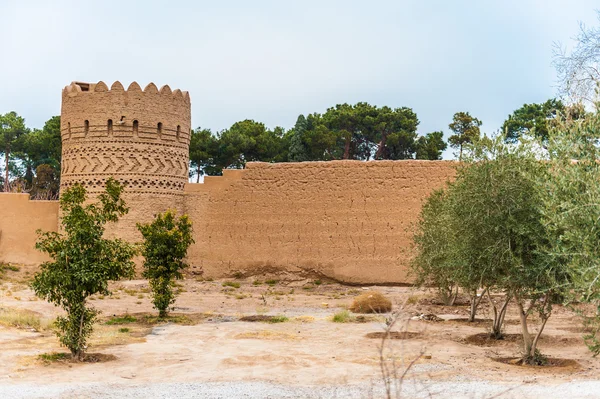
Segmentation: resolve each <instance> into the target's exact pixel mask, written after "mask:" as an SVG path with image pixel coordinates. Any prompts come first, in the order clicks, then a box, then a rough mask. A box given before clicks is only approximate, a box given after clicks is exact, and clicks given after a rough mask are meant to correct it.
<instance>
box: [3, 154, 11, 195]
mask: <svg viewBox="0 0 600 399" xmlns="http://www.w3.org/2000/svg"><path fill="white" fill-rule="evenodd" d="M9 155H10V148H8V147H6V149H5V150H4V192H6V193H7V192H9V191H10V184H9V182H8V156H9Z"/></svg>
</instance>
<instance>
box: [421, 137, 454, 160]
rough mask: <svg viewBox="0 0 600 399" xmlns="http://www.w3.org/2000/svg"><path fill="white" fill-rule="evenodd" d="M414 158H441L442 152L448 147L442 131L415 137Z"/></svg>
mask: <svg viewBox="0 0 600 399" xmlns="http://www.w3.org/2000/svg"><path fill="white" fill-rule="evenodd" d="M416 147H417V152H416V159H428V160H430V161H436V160H438V159H442V152H444V150H446V148H448V144H446V142H445V141H444V133H443V132H431V133H427V134H426V135H425V136H421V137H419V138H418V139H417V144H416Z"/></svg>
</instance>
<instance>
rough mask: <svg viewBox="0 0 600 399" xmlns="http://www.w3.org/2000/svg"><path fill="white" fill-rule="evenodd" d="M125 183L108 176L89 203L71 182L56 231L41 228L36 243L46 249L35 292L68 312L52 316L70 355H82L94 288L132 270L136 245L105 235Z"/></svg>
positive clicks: (121, 207) (103, 289)
mask: <svg viewBox="0 0 600 399" xmlns="http://www.w3.org/2000/svg"><path fill="white" fill-rule="evenodd" d="M122 191H123V187H122V186H121V185H120V184H119V183H118V182H117V181H115V180H113V179H112V178H111V179H109V180H108V181H107V182H106V190H105V192H103V193H102V194H100V195H99V196H98V200H97V201H96V202H93V203H89V202H88V201H87V195H86V190H85V188H83V187H82V186H81V185H75V186H73V187H71V188H69V189H67V190H65V192H64V193H63V194H62V196H61V198H60V206H61V210H62V218H61V222H60V223H61V225H62V229H61V231H60V232H41V231H39V230H38V234H39V239H38V241H37V243H36V248H38V249H39V250H41V251H43V252H45V253H47V254H48V255H49V256H50V258H51V259H52V260H51V261H48V262H44V263H43V264H42V265H41V267H40V271H39V272H38V273H37V274H36V275H35V277H34V279H33V282H32V284H31V285H32V288H33V290H34V291H35V293H36V295H37V296H39V297H41V298H44V299H46V300H48V301H49V302H52V303H54V304H55V305H57V306H60V307H62V308H63V309H64V310H65V312H66V315H65V316H59V317H58V318H57V321H56V325H57V327H58V330H57V335H58V337H59V339H60V342H61V343H62V344H63V345H65V346H66V347H67V348H69V350H70V351H71V355H72V356H73V358H77V359H79V360H81V359H82V357H83V353H84V351H85V349H86V347H87V345H86V343H87V339H88V337H89V336H90V334H91V333H92V328H93V323H94V320H95V319H96V316H97V315H98V311H97V310H96V309H94V308H93V307H91V306H88V304H87V298H89V297H90V296H91V295H94V294H102V295H109V294H110V291H109V289H108V282H109V281H110V280H120V279H122V278H127V277H132V276H133V275H134V263H133V262H132V260H131V259H132V257H133V256H134V255H135V252H136V251H135V248H134V247H133V246H132V245H131V244H128V243H126V242H124V241H122V240H120V239H114V240H109V239H106V238H104V237H103V234H104V229H105V225H106V224H107V223H109V222H116V221H117V220H118V218H119V217H120V216H122V215H124V214H126V213H127V211H128V209H127V207H126V206H125V202H124V201H123V199H122V198H121V193H122Z"/></svg>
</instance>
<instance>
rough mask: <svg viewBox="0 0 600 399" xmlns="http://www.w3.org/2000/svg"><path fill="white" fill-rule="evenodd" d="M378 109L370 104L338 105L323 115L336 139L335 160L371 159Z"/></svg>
mask: <svg viewBox="0 0 600 399" xmlns="http://www.w3.org/2000/svg"><path fill="white" fill-rule="evenodd" d="M376 112H377V111H376V107H373V106H372V105H370V104H368V103H364V102H363V103H357V104H356V105H350V104H346V103H344V104H337V105H336V106H335V107H331V108H329V109H327V111H326V112H325V114H323V119H322V121H323V124H324V125H325V127H326V128H327V130H329V132H328V134H329V135H331V136H333V137H335V139H336V146H335V149H334V151H333V154H332V158H333V159H369V158H370V156H371V153H372V150H373V141H374V130H373V122H374V118H375V117H376ZM322 132H323V131H322Z"/></svg>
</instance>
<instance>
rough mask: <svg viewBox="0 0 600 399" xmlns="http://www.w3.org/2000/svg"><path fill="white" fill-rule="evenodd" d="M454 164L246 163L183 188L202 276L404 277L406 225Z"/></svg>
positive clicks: (195, 266) (193, 260) (192, 254)
mask: <svg viewBox="0 0 600 399" xmlns="http://www.w3.org/2000/svg"><path fill="white" fill-rule="evenodd" d="M454 165H455V163H454V162H452V161H408V160H406V161H373V162H361V161H331V162H304V163H279V164H267V163H250V164H248V165H247V168H246V169H245V170H226V171H225V173H224V176H222V177H206V178H205V183H204V184H188V185H186V188H185V200H184V201H185V205H184V209H185V211H186V212H187V213H188V214H189V215H190V217H191V219H192V221H193V223H194V231H195V233H194V238H195V241H196V243H195V244H193V245H192V247H191V248H190V250H189V252H188V260H189V263H190V264H191V266H192V270H196V271H199V270H200V269H201V270H203V271H204V274H205V275H206V276H211V277H223V276H231V275H233V274H235V273H238V272H240V273H242V274H248V275H250V274H256V273H260V272H262V271H266V272H277V271H288V272H292V273H296V274H306V275H307V276H323V277H328V278H331V279H334V280H339V281H343V282H348V283H381V284H383V283H395V284H402V283H409V282H410V278H409V277H408V276H407V265H408V261H409V258H410V256H411V254H410V250H411V242H412V240H411V234H412V233H411V232H410V231H409V229H410V227H411V224H412V223H414V222H415V221H416V218H417V216H418V214H419V211H420V208H421V204H422V203H423V201H424V199H425V198H426V197H427V195H429V193H430V192H431V191H432V190H433V189H435V188H439V187H441V186H443V184H444V183H445V182H446V181H447V180H449V179H452V178H453V176H454Z"/></svg>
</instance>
